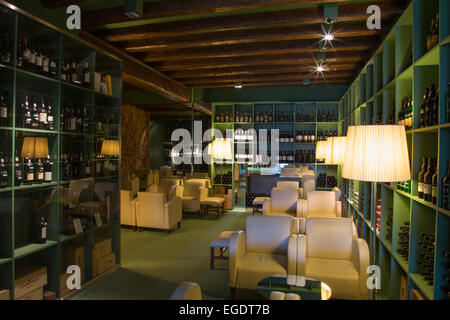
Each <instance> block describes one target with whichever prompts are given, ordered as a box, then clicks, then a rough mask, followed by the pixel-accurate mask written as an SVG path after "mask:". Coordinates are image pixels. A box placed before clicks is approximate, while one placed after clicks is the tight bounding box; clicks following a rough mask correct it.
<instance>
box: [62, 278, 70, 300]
mask: <svg viewBox="0 0 450 320" xmlns="http://www.w3.org/2000/svg"><path fill="white" fill-rule="evenodd" d="M69 277H70V274H68V273H63V274H62V275H60V276H59V294H60V295H61V296H64V295H66V294H68V293H69V292H70V290H69V288H67V279H69Z"/></svg>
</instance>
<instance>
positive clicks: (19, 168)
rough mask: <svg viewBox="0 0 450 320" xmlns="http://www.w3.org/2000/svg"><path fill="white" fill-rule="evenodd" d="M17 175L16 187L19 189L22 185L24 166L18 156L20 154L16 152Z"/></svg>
mask: <svg viewBox="0 0 450 320" xmlns="http://www.w3.org/2000/svg"><path fill="white" fill-rule="evenodd" d="M14 162H15V164H14V167H15V175H14V177H15V178H14V184H15V185H16V187H19V186H21V185H22V164H21V163H20V158H19V156H18V152H17V151H16V156H15V161H14Z"/></svg>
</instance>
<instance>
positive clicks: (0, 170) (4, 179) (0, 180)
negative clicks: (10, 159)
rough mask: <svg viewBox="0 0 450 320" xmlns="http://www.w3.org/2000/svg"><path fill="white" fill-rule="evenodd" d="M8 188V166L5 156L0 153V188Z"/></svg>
mask: <svg viewBox="0 0 450 320" xmlns="http://www.w3.org/2000/svg"><path fill="white" fill-rule="evenodd" d="M7 187H8V165H7V158H6V155H5V154H3V153H0V188H7Z"/></svg>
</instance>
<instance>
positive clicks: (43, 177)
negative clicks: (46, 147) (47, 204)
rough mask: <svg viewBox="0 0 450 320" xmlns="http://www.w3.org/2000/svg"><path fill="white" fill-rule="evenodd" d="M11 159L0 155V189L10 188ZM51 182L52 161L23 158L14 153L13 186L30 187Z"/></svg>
mask: <svg viewBox="0 0 450 320" xmlns="http://www.w3.org/2000/svg"><path fill="white" fill-rule="evenodd" d="M11 169H12V159H11V157H8V155H7V154H6V153H0V188H7V187H9V186H10V178H11V177H12V175H11ZM52 181H53V160H52V159H51V158H50V156H48V157H47V158H45V159H41V158H38V159H31V158H24V159H23V161H22V159H21V158H20V157H19V155H18V153H17V152H16V156H15V165H14V185H15V186H21V185H30V184H40V183H48V182H52Z"/></svg>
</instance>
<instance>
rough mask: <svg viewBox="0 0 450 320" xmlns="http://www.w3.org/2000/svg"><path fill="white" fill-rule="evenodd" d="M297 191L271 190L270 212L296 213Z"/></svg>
mask: <svg viewBox="0 0 450 320" xmlns="http://www.w3.org/2000/svg"><path fill="white" fill-rule="evenodd" d="M297 200H298V191H297V190H295V189H277V188H274V189H272V192H271V205H272V212H286V213H294V214H295V213H296V212H297Z"/></svg>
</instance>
